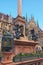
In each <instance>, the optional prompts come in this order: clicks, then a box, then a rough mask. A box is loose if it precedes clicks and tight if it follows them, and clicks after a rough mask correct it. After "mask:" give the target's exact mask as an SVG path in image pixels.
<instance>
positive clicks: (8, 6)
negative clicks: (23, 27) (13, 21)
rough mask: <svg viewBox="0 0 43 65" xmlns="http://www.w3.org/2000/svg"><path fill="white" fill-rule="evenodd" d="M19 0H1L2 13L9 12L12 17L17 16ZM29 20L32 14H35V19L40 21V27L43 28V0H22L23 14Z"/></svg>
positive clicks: (0, 11)
mask: <svg viewBox="0 0 43 65" xmlns="http://www.w3.org/2000/svg"><path fill="white" fill-rule="evenodd" d="M17 1H18V0H0V13H4V14H8V15H10V14H11V16H12V17H14V18H15V17H16V16H17V14H18V13H17V11H18V2H17ZM26 14H27V18H28V20H29V19H30V18H31V15H32V16H34V18H35V21H36V22H37V20H38V23H39V26H40V28H41V29H42V30H43V0H22V16H25V17H26Z"/></svg>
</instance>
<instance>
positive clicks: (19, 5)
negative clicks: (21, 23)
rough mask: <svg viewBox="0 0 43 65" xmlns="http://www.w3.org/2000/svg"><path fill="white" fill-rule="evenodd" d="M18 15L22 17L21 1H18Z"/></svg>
mask: <svg viewBox="0 0 43 65" xmlns="http://www.w3.org/2000/svg"><path fill="white" fill-rule="evenodd" d="M18 15H19V16H22V0H18Z"/></svg>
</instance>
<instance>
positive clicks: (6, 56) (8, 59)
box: [2, 52, 12, 65]
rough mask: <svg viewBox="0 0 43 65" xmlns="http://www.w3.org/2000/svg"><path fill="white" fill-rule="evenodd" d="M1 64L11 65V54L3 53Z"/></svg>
mask: <svg viewBox="0 0 43 65" xmlns="http://www.w3.org/2000/svg"><path fill="white" fill-rule="evenodd" d="M2 54H3V58H2V64H3V65H7V64H8V65H12V52H3V53H2Z"/></svg>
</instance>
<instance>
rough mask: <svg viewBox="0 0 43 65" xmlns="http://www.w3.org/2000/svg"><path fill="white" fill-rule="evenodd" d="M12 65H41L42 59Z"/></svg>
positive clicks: (42, 63)
mask: <svg viewBox="0 0 43 65" xmlns="http://www.w3.org/2000/svg"><path fill="white" fill-rule="evenodd" d="M13 65H43V58H39V59H35V60H29V61H22V62H17V63H13Z"/></svg>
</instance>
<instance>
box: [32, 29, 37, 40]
mask: <svg viewBox="0 0 43 65" xmlns="http://www.w3.org/2000/svg"><path fill="white" fill-rule="evenodd" d="M31 35H32V40H34V41H37V40H38V36H37V34H35V31H34V29H32V30H31Z"/></svg>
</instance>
